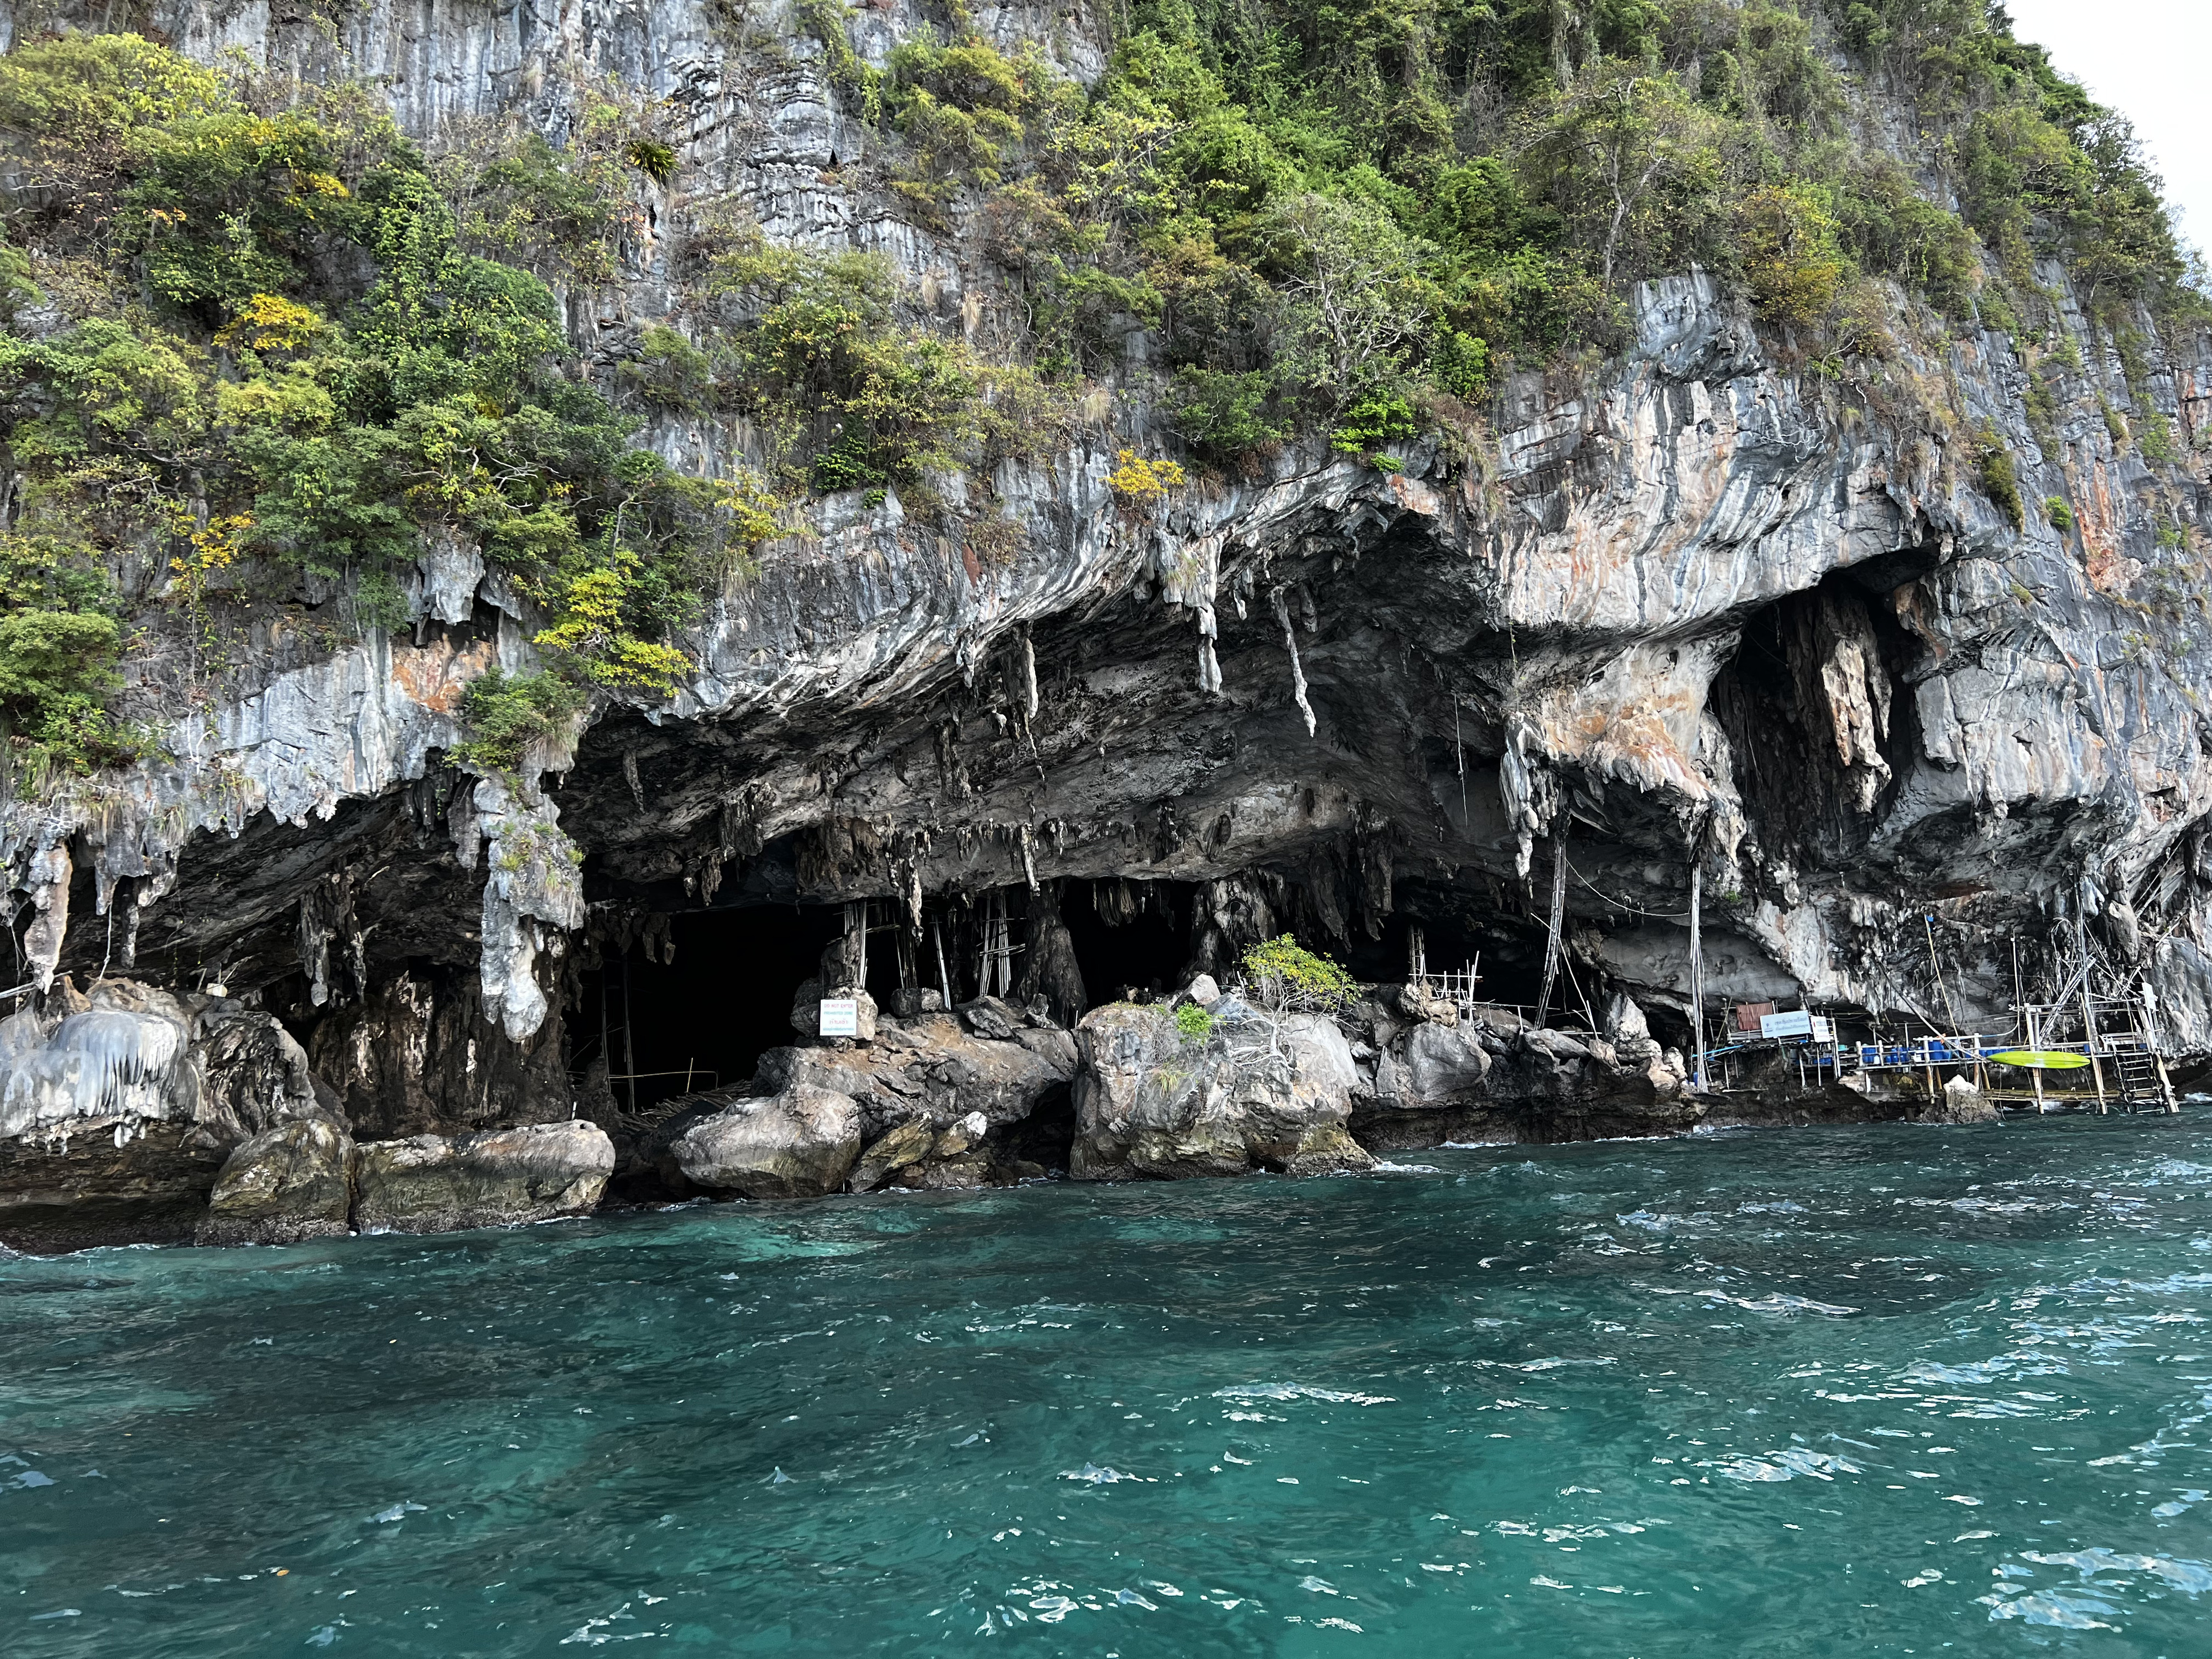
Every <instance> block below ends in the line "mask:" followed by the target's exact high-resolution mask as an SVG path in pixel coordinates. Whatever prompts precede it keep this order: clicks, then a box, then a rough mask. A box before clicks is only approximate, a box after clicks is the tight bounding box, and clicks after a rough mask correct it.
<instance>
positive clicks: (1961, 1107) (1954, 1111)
mask: <svg viewBox="0 0 2212 1659" xmlns="http://www.w3.org/2000/svg"><path fill="white" fill-rule="evenodd" d="M2001 1116H2002V1114H2001V1113H2000V1112H1999V1111H1998V1110H1997V1109H1996V1104H1995V1103H1994V1102H1992V1101H1991V1100H1990V1098H1989V1097H1987V1096H1986V1095H1984V1094H1983V1092H1982V1091H1980V1090H1979V1089H1978V1088H1977V1087H1976V1086H1975V1085H1974V1080H1973V1079H1972V1078H1970V1077H1954V1078H1951V1079H1948V1080H1946V1082H1945V1083H1944V1085H1943V1097H1942V1099H1941V1100H1940V1101H1932V1102H1930V1103H1929V1104H1927V1105H1926V1106H1923V1107H1922V1108H1921V1109H1920V1110H1919V1112H1918V1113H1917V1119H1918V1121H1921V1122H1923V1123H1995V1122H1996V1121H1997V1120H1998V1119H1999V1117H2001Z"/></svg>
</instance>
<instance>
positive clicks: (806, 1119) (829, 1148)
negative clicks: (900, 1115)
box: [669, 1083, 860, 1198]
mask: <svg viewBox="0 0 2212 1659" xmlns="http://www.w3.org/2000/svg"><path fill="white" fill-rule="evenodd" d="M669 1150H670V1152H671V1153H672V1155H673V1156H674V1158H675V1160H676V1164H677V1167H678V1169H680V1170H683V1172H684V1179H685V1180H687V1181H690V1182H692V1183H693V1184H694V1185H696V1186H700V1187H704V1188H707V1189H708V1190H709V1191H710V1192H725V1193H734V1194H737V1195H738V1197H740V1198H819V1197H821V1196H822V1195H823V1194H825V1193H834V1192H836V1191H837V1190H838V1189H839V1188H842V1186H843V1185H844V1184H845V1179H846V1177H847V1176H848V1175H850V1174H851V1173H852V1170H853V1164H854V1160H855V1159H856V1158H859V1157H860V1104H859V1103H858V1102H856V1101H855V1100H854V1098H853V1097H852V1096H850V1095H848V1094H842V1093H839V1092H838V1091H836V1090H832V1089H823V1088H819V1087H817V1086H816V1085H812V1084H811V1083H795V1084H793V1085H791V1086H790V1087H788V1088H786V1089H784V1090H782V1091H779V1092H778V1093H775V1094H772V1095H765V1096H761V1097H756V1098H753V1099H750V1100H739V1101H735V1102H733V1103H731V1104H730V1105H728V1106H727V1107H725V1108H724V1109H722V1110H720V1111H719V1112H717V1113H715V1114H714V1115H713V1116H712V1117H708V1118H702V1119H701V1120H699V1121H696V1122H695V1123H693V1124H692V1125H691V1127H689V1128H688V1129H686V1130H684V1133H682V1134H680V1135H678V1137H677V1138H676V1140H675V1141H674V1143H673V1144H672V1145H671V1147H670V1149H669Z"/></svg>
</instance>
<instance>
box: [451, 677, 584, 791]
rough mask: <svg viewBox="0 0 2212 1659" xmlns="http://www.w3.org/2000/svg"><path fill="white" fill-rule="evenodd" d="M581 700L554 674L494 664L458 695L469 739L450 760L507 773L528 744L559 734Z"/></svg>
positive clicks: (573, 688)
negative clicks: (514, 671) (515, 670)
mask: <svg viewBox="0 0 2212 1659" xmlns="http://www.w3.org/2000/svg"><path fill="white" fill-rule="evenodd" d="M584 701H585V694H584V693H583V691H581V690H580V689H579V688H578V687H576V686H575V685H574V684H571V683H570V682H569V681H568V680H566V679H564V678H562V677H560V676H559V675H557V674H508V673H507V672H505V671H503V670H501V668H499V667H498V666H496V665H494V666H493V667H492V668H491V669H489V671H486V672H485V673H483V675H481V676H479V677H478V678H477V679H475V680H472V681H471V682H470V684H469V689H468V690H467V692H466V693H465V695H464V699H463V704H462V711H463V713H464V714H466V716H467V717H468V723H469V737H468V740H467V741H466V742H465V743H464V744H461V745H460V746H459V748H457V749H456V750H454V751H453V755H454V758H455V759H456V760H459V761H460V762H461V763H463V764H464V765H466V766H470V767H473V768H475V769H477V770H478V771H482V772H513V770H514V769H516V768H517V767H519V766H520V765H521V763H522V761H523V757H524V756H525V755H526V753H527V752H528V750H529V749H530V747H531V745H532V744H535V743H538V742H540V741H542V740H544V738H550V737H551V736H553V735H554V734H555V733H556V732H559V731H560V729H561V728H562V726H563V725H564V724H565V723H566V722H567V721H568V719H569V718H570V717H571V716H572V715H574V714H575V713H576V711H577V710H579V709H580V708H582V707H583V706H584Z"/></svg>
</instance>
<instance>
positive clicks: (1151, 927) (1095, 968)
mask: <svg viewBox="0 0 2212 1659" xmlns="http://www.w3.org/2000/svg"><path fill="white" fill-rule="evenodd" d="M1195 893H1196V888H1195V887H1194V885H1193V884H1191V883H1189V882H1182V881H1128V880H1122V879H1108V880H1102V881H1084V880H1079V879H1071V880H1069V881H1068V882H1067V883H1066V885H1065V887H1064V888H1063V889H1062V891H1061V896H1060V920H1061V921H1064V922H1066V924H1067V934H1068V938H1069V939H1070V941H1071V942H1072V943H1073V945H1074V947H1075V962H1076V965H1077V967H1079V969H1082V971H1083V988H1084V993H1085V999H1086V1000H1087V1001H1088V1004H1089V1006H1091V1007H1093V1008H1100V1007H1103V1006H1105V1005H1106V1004H1108V1003H1109V1002H1112V1001H1114V1000H1115V999H1116V998H1117V997H1119V996H1121V994H1122V993H1123V991H1124V990H1125V989H1130V990H1136V991H1143V992H1147V993H1150V994H1154V995H1163V996H1164V995H1165V994H1168V993H1170V992H1173V991H1179V990H1181V989H1182V970H1183V969H1184V967H1185V966H1186V965H1188V963H1189V961H1190V909H1191V903H1192V900H1193V897H1194V894H1195Z"/></svg>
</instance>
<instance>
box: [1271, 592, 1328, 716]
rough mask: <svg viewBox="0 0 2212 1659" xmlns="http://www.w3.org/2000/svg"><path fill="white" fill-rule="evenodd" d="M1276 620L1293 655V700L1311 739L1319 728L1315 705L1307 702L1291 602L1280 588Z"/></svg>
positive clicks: (1286, 648)
mask: <svg viewBox="0 0 2212 1659" xmlns="http://www.w3.org/2000/svg"><path fill="white" fill-rule="evenodd" d="M1309 603H1310V601H1309ZM1275 620H1276V621H1277V622H1279V623H1281V624H1282V625H1283V648H1284V649H1285V651H1287V652H1289V653H1291V701H1292V702H1296V703H1297V706H1298V713H1300V714H1303V715H1304V716H1305V718H1306V735H1307V736H1308V737H1312V736H1313V735H1314V734H1315V732H1316V730H1317V729H1318V728H1317V725H1316V721H1315V720H1314V711H1313V704H1311V703H1310V702H1307V701H1306V671H1305V669H1304V665H1302V664H1300V662H1299V661H1298V636H1297V631H1296V630H1295V629H1292V628H1291V607H1290V602H1289V601H1288V600H1287V599H1285V598H1284V596H1283V590H1282V589H1281V588H1277V589H1276V590H1275Z"/></svg>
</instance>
